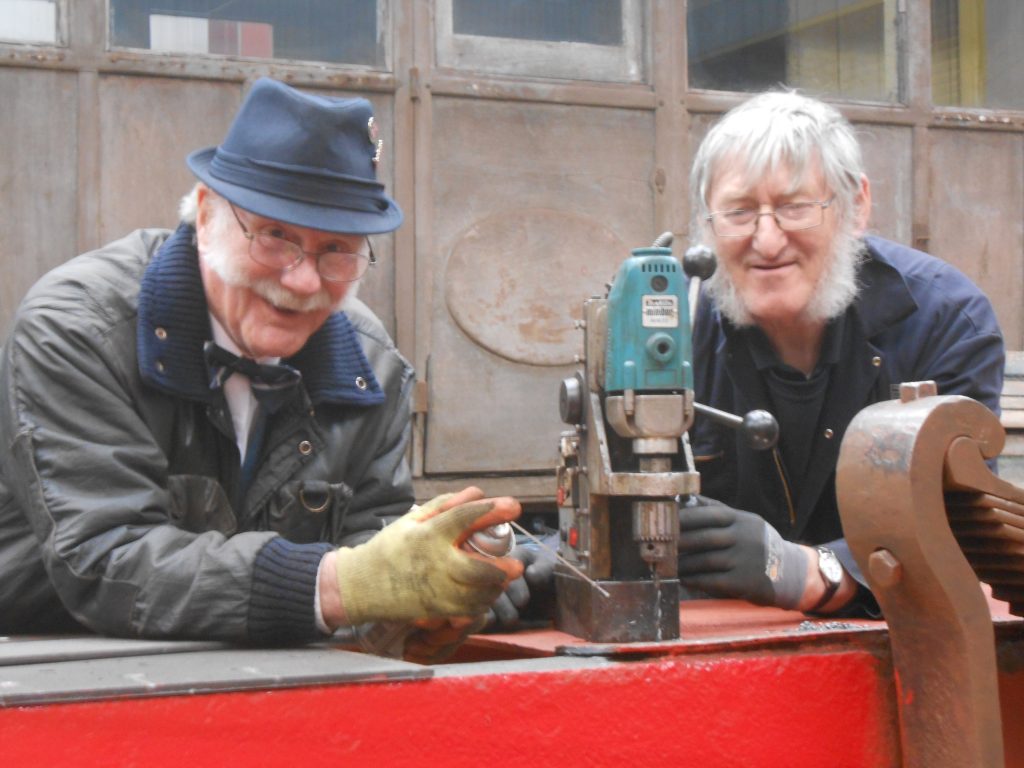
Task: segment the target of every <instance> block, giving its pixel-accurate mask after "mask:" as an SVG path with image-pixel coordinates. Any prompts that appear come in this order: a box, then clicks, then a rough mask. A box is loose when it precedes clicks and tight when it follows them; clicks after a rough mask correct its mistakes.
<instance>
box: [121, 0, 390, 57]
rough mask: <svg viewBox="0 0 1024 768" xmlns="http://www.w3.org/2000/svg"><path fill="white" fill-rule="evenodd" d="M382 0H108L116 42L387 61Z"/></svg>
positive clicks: (193, 50) (229, 53)
mask: <svg viewBox="0 0 1024 768" xmlns="http://www.w3.org/2000/svg"><path fill="white" fill-rule="evenodd" d="M380 13H381V12H380V11H379V10H378V7H377V0H289V1H288V2H281V0H110V39H111V44H112V45H113V46H114V47H118V48H144V49H148V50H152V51H165V52H168V53H200V54H219V55H223V56H240V57H255V58H264V59H296V60H305V61H329V62H334V63H345V64H364V65H369V66H376V67H382V66H384V64H385V60H384V54H383V45H382V43H381V37H382V33H381V30H382V28H383V27H384V25H383V24H382V23H381V21H380Z"/></svg>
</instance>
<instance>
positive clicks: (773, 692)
mask: <svg viewBox="0 0 1024 768" xmlns="http://www.w3.org/2000/svg"><path fill="white" fill-rule="evenodd" d="M468 672H469V670H467V674H465V675H460V676H456V677H439V678H435V679H432V680H425V681H420V682H405V683H389V684H360V685H340V686H333V687H320V688H303V689H291V690H280V691H273V692H258V693H234V694H212V695H193V696H176V697H167V698H152V699H137V700H131V701H107V702H95V703H82V704H63V705H51V706H42V707H26V708H20V709H5V710H0V738H2V743H3V746H2V755H3V760H2V762H3V765H4V766H7V767H8V768H14V767H15V766H50V765H66V766H72V765H73V766H94V765H111V766H119V767H122V766H164V765H166V766H188V767H189V768H191V767H192V766H214V765H215V766H300V765H305V764H316V765H323V764H325V763H327V764H330V765H335V766H337V765H353V766H362V765H370V766H417V767H418V766H425V765H438V766H446V767H448V766H451V767H453V768H458V767H459V766H481V765H482V766H487V767H488V768H498V767H499V766H560V767H566V768H571V767H572V766H639V765H643V766H659V765H672V766H701V768H716V766H729V767H730V768H732V767H734V766H743V767H744V768H757V767H758V766H771V767H772V768H778V766H787V767H788V768H801V766H808V767H811V766H814V767H815V768H817V767H818V766H822V765H829V766H835V767H837V768H856V767H857V766H864V768H886V767H887V766H897V765H899V762H900V761H899V749H898V733H897V731H896V728H897V726H896V719H897V718H896V712H895V708H894V707H895V704H894V699H893V694H892V690H891V677H890V675H889V673H888V671H887V666H886V664H885V663H884V662H882V661H879V660H878V659H877V658H876V657H875V656H874V655H873V654H871V653H868V652H866V651H857V650H847V651H841V652H820V653H818V652H808V650H807V649H805V650H804V651H803V652H801V653H765V654H734V655H729V656H687V657H678V656H677V657H668V658H662V659H654V660H647V661H633V662H625V663H617V664H612V665H609V666H607V667H602V668H598V669H586V670H559V671H546V672H518V673H514V674H490V675H483V674H468Z"/></svg>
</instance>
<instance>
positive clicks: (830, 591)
mask: <svg viewBox="0 0 1024 768" xmlns="http://www.w3.org/2000/svg"><path fill="white" fill-rule="evenodd" d="M815 549H816V550H818V573H820V574H821V578H822V580H823V581H824V582H825V593H824V594H823V595H822V596H821V599H820V600H819V601H818V602H816V603H815V604H814V605H812V606H811V607H810V608H808V609H807V612H808V613H816V612H818V611H820V610H821V609H822V608H824V607H825V606H826V605H828V604H829V601H830V600H832V598H833V597H835V594H836V592H837V591H838V590H839V585H840V584H842V581H843V580H842V578H840V579H838V580H835V581H833V580H832V579H830V578H829V577H828V576H827V575H826V574H825V569H824V568H822V566H821V558H823V557H831V558H835V553H833V552H832V550H831V549H828V548H827V547H815Z"/></svg>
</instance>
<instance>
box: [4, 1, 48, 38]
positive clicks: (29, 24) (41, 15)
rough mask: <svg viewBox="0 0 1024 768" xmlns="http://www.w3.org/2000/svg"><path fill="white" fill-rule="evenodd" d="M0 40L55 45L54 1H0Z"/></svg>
mask: <svg viewBox="0 0 1024 768" xmlns="http://www.w3.org/2000/svg"><path fill="white" fill-rule="evenodd" d="M0 40H4V41H8V42H15V43H50V44H55V43H56V42H57V2H56V0H0Z"/></svg>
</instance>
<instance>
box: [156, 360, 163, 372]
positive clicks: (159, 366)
mask: <svg viewBox="0 0 1024 768" xmlns="http://www.w3.org/2000/svg"><path fill="white" fill-rule="evenodd" d="M156 369H157V370H158V371H159V372H160V373H163V372H164V364H163V363H162V362H160V361H159V360H157V361H156Z"/></svg>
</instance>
